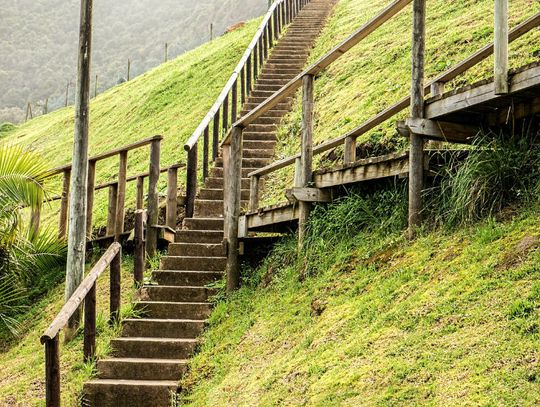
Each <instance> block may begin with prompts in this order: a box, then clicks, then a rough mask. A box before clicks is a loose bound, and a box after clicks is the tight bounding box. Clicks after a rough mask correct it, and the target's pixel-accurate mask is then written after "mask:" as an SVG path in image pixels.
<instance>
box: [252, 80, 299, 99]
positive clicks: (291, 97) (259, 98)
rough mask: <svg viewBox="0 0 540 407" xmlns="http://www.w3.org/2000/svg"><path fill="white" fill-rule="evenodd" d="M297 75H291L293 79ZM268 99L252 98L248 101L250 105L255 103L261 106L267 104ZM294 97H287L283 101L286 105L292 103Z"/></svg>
mask: <svg viewBox="0 0 540 407" xmlns="http://www.w3.org/2000/svg"><path fill="white" fill-rule="evenodd" d="M294 76H295V75H291V77H290V78H291V79H292V78H294ZM266 99H267V98H265V97H260V96H259V97H254V96H250V97H249V99H248V103H250V104H251V103H253V104H255V105H257V106H258V105H260V104H261V103H263V102H266ZM292 100H293V98H292V96H287V97H286V98H284V99H282V101H285V102H286V103H292Z"/></svg>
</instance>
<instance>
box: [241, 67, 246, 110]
mask: <svg viewBox="0 0 540 407" xmlns="http://www.w3.org/2000/svg"><path fill="white" fill-rule="evenodd" d="M246 94H247V93H246V66H245V65H244V67H243V68H242V70H241V71H240V104H241V105H242V106H244V103H246Z"/></svg>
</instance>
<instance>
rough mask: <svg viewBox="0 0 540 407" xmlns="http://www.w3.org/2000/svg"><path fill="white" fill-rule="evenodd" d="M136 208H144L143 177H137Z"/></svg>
mask: <svg viewBox="0 0 540 407" xmlns="http://www.w3.org/2000/svg"><path fill="white" fill-rule="evenodd" d="M136 207H137V209H144V177H137V200H136Z"/></svg>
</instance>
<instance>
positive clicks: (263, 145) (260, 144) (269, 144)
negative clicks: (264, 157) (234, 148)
mask: <svg viewBox="0 0 540 407" xmlns="http://www.w3.org/2000/svg"><path fill="white" fill-rule="evenodd" d="M275 145H276V141H273V140H244V142H243V146H244V148H256V149H267V150H270V149H271V150H272V151H273V149H274V147H275ZM242 188H244V186H243V185H242Z"/></svg>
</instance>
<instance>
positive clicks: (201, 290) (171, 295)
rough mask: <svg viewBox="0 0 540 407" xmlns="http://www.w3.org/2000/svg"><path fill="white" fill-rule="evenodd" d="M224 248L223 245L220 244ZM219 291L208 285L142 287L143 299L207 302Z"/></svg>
mask: <svg viewBox="0 0 540 407" xmlns="http://www.w3.org/2000/svg"><path fill="white" fill-rule="evenodd" d="M219 246H220V248H221V249H222V252H223V254H224V253H225V250H223V246H222V245H219ZM216 293H217V291H216V290H214V289H212V288H207V287H201V286H199V287H197V286H195V287H190V286H180V287H177V286H171V285H148V286H144V287H143V288H142V289H141V300H142V301H175V302H205V301H208V298H210V297H212V296H214V295H216Z"/></svg>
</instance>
